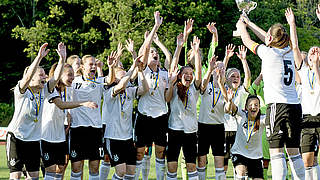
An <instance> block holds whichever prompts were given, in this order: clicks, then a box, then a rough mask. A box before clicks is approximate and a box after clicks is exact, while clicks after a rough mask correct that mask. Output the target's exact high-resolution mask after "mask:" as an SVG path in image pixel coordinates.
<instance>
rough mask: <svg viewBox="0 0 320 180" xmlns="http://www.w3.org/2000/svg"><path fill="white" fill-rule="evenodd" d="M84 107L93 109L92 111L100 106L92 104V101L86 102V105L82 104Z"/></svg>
mask: <svg viewBox="0 0 320 180" xmlns="http://www.w3.org/2000/svg"><path fill="white" fill-rule="evenodd" d="M82 106H84V107H88V108H91V109H95V108H98V104H97V103H95V102H92V101H88V102H84V103H82Z"/></svg>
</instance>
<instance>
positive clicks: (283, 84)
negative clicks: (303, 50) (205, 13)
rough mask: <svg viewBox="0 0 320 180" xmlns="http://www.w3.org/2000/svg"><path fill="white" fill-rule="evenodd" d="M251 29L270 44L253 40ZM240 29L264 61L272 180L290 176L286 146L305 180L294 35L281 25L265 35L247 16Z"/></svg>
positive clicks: (294, 169)
mask: <svg viewBox="0 0 320 180" xmlns="http://www.w3.org/2000/svg"><path fill="white" fill-rule="evenodd" d="M247 27H249V28H250V29H251V30H252V31H253V32H254V33H255V34H256V35H257V36H258V37H259V38H260V39H261V40H262V41H263V42H264V43H265V44H266V45H263V44H261V45H259V44H258V43H256V42H254V41H253V40H251V38H250V35H249V33H248V31H247ZM237 28H238V30H239V31H240V32H241V39H242V41H243V43H244V45H245V46H247V47H248V48H250V50H251V51H252V52H254V53H257V54H258V56H259V57H260V59H261V60H262V74H263V81H264V95H265V102H266V104H267V112H266V113H267V117H266V134H267V139H268V142H269V147H270V155H271V166H272V178H274V179H285V177H286V174H287V167H286V161H285V158H284V154H283V150H284V145H285V146H286V150H287V153H288V154H289V163H290V166H291V170H292V174H293V177H294V179H304V178H305V172H304V171H305V170H304V165H303V161H302V158H301V155H300V153H299V143H297V142H299V141H300V132H301V121H302V119H301V116H302V112H301V105H300V104H299V100H298V96H297V92H296V89H295V66H296V67H299V65H300V64H299V62H298V61H297V60H296V59H294V53H293V52H292V49H295V48H296V47H294V44H295V43H292V49H291V48H290V47H289V45H291V41H294V39H293V38H291V41H290V36H289V35H288V33H287V32H286V30H285V28H284V27H283V25H281V24H275V25H272V26H271V27H270V29H269V30H268V32H265V31H264V30H262V29H261V28H259V27H258V26H256V25H255V24H254V23H252V22H251V21H250V20H249V19H248V18H245V17H241V18H240V19H239V21H238V23H237ZM294 31H295V29H294V28H293V26H290V32H291V33H290V35H291V36H294V33H293V32H294Z"/></svg>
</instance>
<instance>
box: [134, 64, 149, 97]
mask: <svg viewBox="0 0 320 180" xmlns="http://www.w3.org/2000/svg"><path fill="white" fill-rule="evenodd" d="M136 69H138V76H139V78H140V80H141V83H142V86H139V87H138V91H137V95H138V96H142V95H144V94H145V93H147V92H148V91H149V85H148V82H147V80H146V78H145V76H144V73H143V69H144V67H143V63H140V64H139V65H138V67H137V68H136Z"/></svg>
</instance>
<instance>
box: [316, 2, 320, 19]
mask: <svg viewBox="0 0 320 180" xmlns="http://www.w3.org/2000/svg"><path fill="white" fill-rule="evenodd" d="M316 14H317V17H318V19H319V20H320V4H318V8H317V10H316Z"/></svg>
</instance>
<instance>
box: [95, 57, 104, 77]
mask: <svg viewBox="0 0 320 180" xmlns="http://www.w3.org/2000/svg"><path fill="white" fill-rule="evenodd" d="M96 64H97V73H98V77H103V70H102V68H103V65H104V64H103V62H102V61H100V60H99V59H96Z"/></svg>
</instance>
